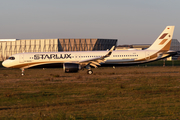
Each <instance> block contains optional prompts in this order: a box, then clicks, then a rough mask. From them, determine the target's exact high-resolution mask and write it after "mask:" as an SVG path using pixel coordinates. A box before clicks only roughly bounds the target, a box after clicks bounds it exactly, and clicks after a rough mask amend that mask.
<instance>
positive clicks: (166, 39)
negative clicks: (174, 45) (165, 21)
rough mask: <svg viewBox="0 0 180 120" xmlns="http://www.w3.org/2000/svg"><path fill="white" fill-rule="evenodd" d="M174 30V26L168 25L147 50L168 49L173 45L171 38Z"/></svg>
mask: <svg viewBox="0 0 180 120" xmlns="http://www.w3.org/2000/svg"><path fill="white" fill-rule="evenodd" d="M173 32H174V26H167V27H166V28H165V29H164V31H163V32H162V33H161V34H160V36H159V37H158V38H157V39H156V41H155V42H154V43H153V44H152V45H151V46H150V47H149V48H148V49H147V50H160V51H162V52H165V51H168V50H169V49H170V46H171V40H172V36H173Z"/></svg>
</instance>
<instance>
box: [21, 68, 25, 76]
mask: <svg viewBox="0 0 180 120" xmlns="http://www.w3.org/2000/svg"><path fill="white" fill-rule="evenodd" d="M21 71H22V74H21V75H22V76H23V75H24V68H22V69H21Z"/></svg>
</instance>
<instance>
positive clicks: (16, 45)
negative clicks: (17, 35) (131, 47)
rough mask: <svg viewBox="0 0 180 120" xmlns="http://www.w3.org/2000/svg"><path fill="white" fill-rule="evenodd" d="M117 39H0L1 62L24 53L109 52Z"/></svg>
mask: <svg viewBox="0 0 180 120" xmlns="http://www.w3.org/2000/svg"><path fill="white" fill-rule="evenodd" d="M116 44H117V39H99V38H95V39H73V38H71V39H0V61H3V60H4V59H7V58H8V57H9V56H11V55H13V54H17V53H22V52H59V51H93V50H107V49H110V48H111V47H112V46H114V45H115V46H116Z"/></svg>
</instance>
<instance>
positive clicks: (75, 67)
mask: <svg viewBox="0 0 180 120" xmlns="http://www.w3.org/2000/svg"><path fill="white" fill-rule="evenodd" d="M80 69H81V66H80V65H79V64H76V63H64V64H63V70H64V72H65V73H73V72H78V71H79V70H80Z"/></svg>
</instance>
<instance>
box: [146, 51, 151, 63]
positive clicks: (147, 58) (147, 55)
mask: <svg viewBox="0 0 180 120" xmlns="http://www.w3.org/2000/svg"><path fill="white" fill-rule="evenodd" d="M145 54H146V55H145V56H146V60H147V61H148V60H150V54H149V51H146V53H145Z"/></svg>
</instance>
